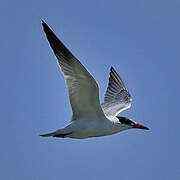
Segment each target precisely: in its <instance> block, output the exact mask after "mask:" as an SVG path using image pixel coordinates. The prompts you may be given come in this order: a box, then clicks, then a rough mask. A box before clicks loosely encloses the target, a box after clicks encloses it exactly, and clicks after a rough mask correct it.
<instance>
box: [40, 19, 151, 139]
mask: <svg viewBox="0 0 180 180" xmlns="http://www.w3.org/2000/svg"><path fill="white" fill-rule="evenodd" d="M42 26H43V29H44V32H45V34H46V37H47V39H48V41H49V44H50V46H51V48H52V50H53V52H54V54H55V56H56V58H57V61H58V64H59V66H60V68H61V70H62V72H63V74H64V78H65V81H66V86H67V89H68V94H69V100H70V104H71V108H72V117H71V120H70V124H69V125H67V126H66V127H64V128H62V129H59V130H57V131H55V132H52V133H48V134H42V135H40V136H43V137H47V136H52V137H61V138H65V137H69V138H77V139H83V138H89V137H99V136H106V135H111V134H115V133H118V132H120V131H124V130H126V129H132V128H139V129H145V130H148V128H147V127H145V126H143V125H141V124H139V123H136V122H134V121H132V120H131V119H129V118H126V117H120V116H117V115H118V114H119V113H120V112H121V111H123V110H125V109H128V108H130V106H131V101H132V100H131V96H130V94H129V92H128V89H127V88H126V86H125V84H124V83H123V81H122V79H121V78H120V76H119V74H118V73H117V72H116V71H115V69H114V68H113V67H111V71H110V77H109V84H108V88H107V90H106V93H105V97H104V102H103V103H102V104H100V101H99V88H98V84H97V83H96V81H95V79H94V78H93V77H92V76H91V74H90V73H89V72H88V71H87V70H86V68H85V67H84V66H83V65H82V64H81V63H80V61H79V60H78V59H76V57H75V56H74V55H73V54H72V53H71V52H70V51H69V50H68V49H67V48H66V47H65V45H64V44H63V43H62V42H61V41H60V40H59V39H58V38H57V36H56V35H55V34H54V32H53V31H52V30H51V29H50V28H49V27H48V25H47V24H46V23H45V22H44V21H42Z"/></svg>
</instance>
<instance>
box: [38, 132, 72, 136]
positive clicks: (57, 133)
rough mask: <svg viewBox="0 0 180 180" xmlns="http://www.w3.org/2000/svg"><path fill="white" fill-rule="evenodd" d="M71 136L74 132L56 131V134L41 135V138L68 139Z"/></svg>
mask: <svg viewBox="0 0 180 180" xmlns="http://www.w3.org/2000/svg"><path fill="white" fill-rule="evenodd" d="M69 134H72V132H71V133H59V132H58V131H55V132H52V133H48V134H41V135H40V136H41V137H49V136H51V137H61V138H64V137H66V136H67V135H69Z"/></svg>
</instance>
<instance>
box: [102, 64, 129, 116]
mask: <svg viewBox="0 0 180 180" xmlns="http://www.w3.org/2000/svg"><path fill="white" fill-rule="evenodd" d="M131 101H132V99H131V95H130V94H129V92H128V89H127V88H126V86H125V84H124V82H123V81H122V79H121V78H120V76H119V74H118V73H117V72H116V71H115V69H114V68H113V67H111V71H110V77H109V84H108V87H107V90H106V93H105V96H104V102H103V103H102V104H101V106H102V108H103V111H104V113H105V114H106V115H107V116H116V115H118V114H119V113H120V112H121V111H123V110H125V109H128V108H130V106H131Z"/></svg>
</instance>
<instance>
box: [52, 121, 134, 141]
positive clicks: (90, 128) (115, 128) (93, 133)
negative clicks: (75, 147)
mask: <svg viewBox="0 0 180 180" xmlns="http://www.w3.org/2000/svg"><path fill="white" fill-rule="evenodd" d="M129 128H131V127H130V126H127V125H123V124H121V123H120V122H119V121H118V119H117V118H114V119H113V121H112V119H111V120H109V119H97V120H94V119H93V120H91V119H90V120H87V119H80V120H77V121H72V122H71V123H70V124H69V125H68V126H66V127H65V128H63V129H60V130H58V131H56V132H55V133H54V134H53V135H56V134H57V135H58V134H67V135H66V136H65V137H70V138H76V139H84V138H89V137H99V136H107V135H111V134H115V133H118V132H120V131H123V130H126V129H129Z"/></svg>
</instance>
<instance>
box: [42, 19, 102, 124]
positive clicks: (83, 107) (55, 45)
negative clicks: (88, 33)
mask: <svg viewBox="0 0 180 180" xmlns="http://www.w3.org/2000/svg"><path fill="white" fill-rule="evenodd" d="M42 25H43V29H44V32H45V33H46V36H47V39H48V41H49V44H50V46H51V48H52V49H53V51H54V54H55V56H56V58H57V60H58V64H59V66H60V68H61V70H62V72H63V74H64V78H65V81H66V86H67V88H68V94H69V100H70V104H71V108H72V113H73V117H72V121H74V120H76V119H79V118H83V117H85V118H87V117H93V118H92V119H95V117H97V116H98V117H99V116H104V112H103V110H102V108H101V105H100V101H99V88H98V85H97V83H96V81H95V80H94V78H93V77H92V76H91V75H90V73H89V72H88V71H87V70H86V69H85V67H84V66H83V65H82V64H81V63H80V61H79V60H77V59H76V58H75V56H74V55H73V54H72V53H71V52H70V51H69V50H68V49H67V48H66V47H65V46H64V44H63V43H62V42H61V41H60V40H59V39H58V38H57V36H56V35H55V34H54V33H53V31H52V30H51V29H50V28H49V27H48V25H47V24H46V23H45V22H44V21H42Z"/></svg>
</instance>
